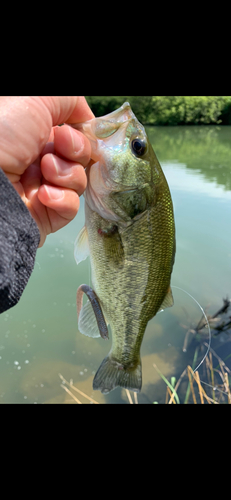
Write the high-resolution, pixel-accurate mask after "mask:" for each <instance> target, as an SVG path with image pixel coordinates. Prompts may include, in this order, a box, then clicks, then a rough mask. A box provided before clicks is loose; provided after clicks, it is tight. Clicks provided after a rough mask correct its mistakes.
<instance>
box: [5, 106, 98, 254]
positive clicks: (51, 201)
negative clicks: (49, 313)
mask: <svg viewBox="0 0 231 500" xmlns="http://www.w3.org/2000/svg"><path fill="white" fill-rule="evenodd" d="M91 118H94V115H93V113H92V111H91V110H90V108H89V106H88V104H87V102H86V100H85V98H84V97H83V96H78V97H76V96H75V97H69V96H68V97H65V96H62V97H57V96H55V97H44V96H42V97H31V96H29V97H0V167H1V168H2V170H3V171H4V172H5V174H6V175H7V177H8V179H9V180H10V181H11V182H12V184H13V186H14V187H15V189H16V190H17V192H18V193H19V195H20V196H21V198H22V200H23V201H24V203H25V204H26V206H27V208H28V209H29V211H30V213H31V215H32V217H33V218H34V219H35V221H36V223H37V225H38V228H39V231H40V244H39V246H42V245H43V243H44V241H45V239H46V236H47V235H48V234H50V233H52V232H55V231H57V230H58V229H61V228H62V227H64V226H65V225H66V224H68V222H70V221H71V220H72V219H73V218H74V217H75V215H76V214H77V212H78V209H79V196H80V195H81V194H82V193H83V192H84V190H85V188H86V185H87V178H86V174H85V171H84V167H86V165H87V164H88V162H89V160H90V155H91V146H90V142H89V141H88V139H87V138H86V137H85V136H84V135H83V134H82V133H81V132H80V131H78V130H75V129H73V128H72V127H70V126H69V125H67V124H68V123H70V124H71V123H79V122H83V121H86V120H90V119H91ZM64 122H65V125H63V126H62V127H58V126H57V125H58V124H61V123H64Z"/></svg>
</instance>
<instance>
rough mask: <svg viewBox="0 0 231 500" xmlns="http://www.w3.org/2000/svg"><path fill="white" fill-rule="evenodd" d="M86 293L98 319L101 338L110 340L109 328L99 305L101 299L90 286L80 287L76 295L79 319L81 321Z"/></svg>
mask: <svg viewBox="0 0 231 500" xmlns="http://www.w3.org/2000/svg"><path fill="white" fill-rule="evenodd" d="M84 293H85V294H86V296H87V298H88V299H89V301H90V303H91V306H92V309H93V311H94V314H95V318H96V321H97V325H98V328H99V332H100V336H101V337H102V339H104V340H108V339H109V335H108V328H107V324H106V321H105V319H104V315H103V311H102V308H101V305H100V303H99V299H98V297H97V295H96V293H95V292H94V290H93V289H92V288H91V287H90V286H89V285H84V284H83V285H80V286H79V288H78V290H77V293H76V305H77V315H78V319H79V315H80V311H81V309H82V306H83V294H84Z"/></svg>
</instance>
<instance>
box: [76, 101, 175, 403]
mask: <svg viewBox="0 0 231 500" xmlns="http://www.w3.org/2000/svg"><path fill="white" fill-rule="evenodd" d="M75 127H76V128H78V129H79V130H81V131H82V132H83V133H84V134H85V135H86V136H87V137H88V139H89V140H90V142H91V146H92V160H91V162H90V164H89V165H88V166H87V168H86V173H87V178H88V184H87V188H86V191H85V193H84V197H85V226H84V228H83V229H82V230H81V232H80V234H79V235H78V237H77V239H76V242H75V259H76V262H77V264H78V263H79V262H81V261H82V260H84V259H85V258H86V257H87V256H88V255H90V263H91V270H92V285H93V290H92V289H91V288H90V287H89V286H87V285H81V287H79V289H78V291H77V309H78V327H79V330H80V331H81V332H82V333H83V334H85V335H88V336H92V337H98V336H100V334H101V335H102V337H103V338H107V337H108V330H107V325H108V324H110V327H111V334H112V347H111V350H110V352H109V354H108V356H107V357H106V358H105V359H104V360H103V362H102V364H101V365H100V367H99V369H98V371H97V373H96V374H95V377H94V380H93V389H99V390H100V391H101V392H103V393H107V392H109V391H111V390H112V389H115V388H116V387H117V386H120V387H125V388H127V389H130V390H132V391H140V390H141V386H142V372H141V359H140V347H141V343H142V339H143V336H144V332H145V329H146V325H147V323H148V321H149V320H150V319H151V318H153V316H155V314H156V313H157V312H158V311H159V310H161V309H164V308H166V307H170V306H172V305H173V297H172V292H171V288H170V279H171V273H172V268H173V263H174V256H175V225H174V215H173V205H172V199H171V195H170V191H169V188H168V184H167V181H166V179H165V176H164V174H163V171H162V169H161V166H160V164H159V162H158V160H157V158H156V155H155V153H154V151H153V148H152V146H151V144H150V142H149V140H148V137H147V135H146V132H145V129H144V127H143V126H142V125H141V123H139V122H138V120H137V118H136V117H135V115H134V113H133V112H132V110H131V107H130V105H129V103H127V102H126V103H124V104H123V106H121V108H119V109H118V110H116V111H114V112H112V113H110V114H108V115H106V116H103V117H101V118H95V119H92V120H90V121H87V122H85V123H82V124H78V125H76V126H75ZM83 293H86V294H87V296H88V298H89V301H88V302H87V303H86V304H85V305H84V306H83V305H82V295H83Z"/></svg>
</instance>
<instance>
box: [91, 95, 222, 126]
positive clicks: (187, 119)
mask: <svg viewBox="0 0 231 500" xmlns="http://www.w3.org/2000/svg"><path fill="white" fill-rule="evenodd" d="M86 99H87V101H88V103H89V105H90V107H91V109H92V111H93V113H94V114H95V115H96V116H103V115H105V114H107V113H110V112H111V111H114V110H115V109H117V108H118V107H119V106H121V105H122V104H123V103H124V102H125V101H129V102H130V104H131V107H132V109H133V111H134V113H135V115H136V116H137V118H138V120H139V121H141V123H144V124H150V125H185V124H187V125H192V124H193V125H195V124H203V125H204V124H219V123H221V124H225V125H230V124H231V96H86Z"/></svg>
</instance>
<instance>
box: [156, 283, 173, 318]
mask: <svg viewBox="0 0 231 500" xmlns="http://www.w3.org/2000/svg"><path fill="white" fill-rule="evenodd" d="M173 305H174V300H173V295H172V289H171V287H169V289H168V291H167V294H166V295H165V297H164V300H163V302H162V304H161V306H160V308H159V310H158V312H160V311H163V310H164V309H166V308H167V307H172V306H173Z"/></svg>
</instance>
